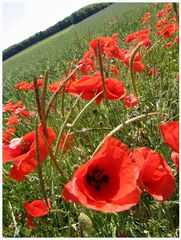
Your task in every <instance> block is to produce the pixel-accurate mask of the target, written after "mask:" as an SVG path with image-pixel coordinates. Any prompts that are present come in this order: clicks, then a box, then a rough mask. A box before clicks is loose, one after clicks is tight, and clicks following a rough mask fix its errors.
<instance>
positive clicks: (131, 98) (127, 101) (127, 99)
mask: <svg viewBox="0 0 181 240" xmlns="http://www.w3.org/2000/svg"><path fill="white" fill-rule="evenodd" d="M123 103H124V106H127V107H130V108H132V107H134V106H136V105H137V104H138V103H139V99H138V98H137V97H136V96H135V95H134V94H130V95H126V96H124V100H123Z"/></svg>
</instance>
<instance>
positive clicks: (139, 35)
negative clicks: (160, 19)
mask: <svg viewBox="0 0 181 240" xmlns="http://www.w3.org/2000/svg"><path fill="white" fill-rule="evenodd" d="M148 38H149V29H144V30H140V31H137V32H132V33H130V34H129V35H127V37H126V40H125V42H127V43H130V42H132V41H137V42H141V41H143V40H145V39H148Z"/></svg>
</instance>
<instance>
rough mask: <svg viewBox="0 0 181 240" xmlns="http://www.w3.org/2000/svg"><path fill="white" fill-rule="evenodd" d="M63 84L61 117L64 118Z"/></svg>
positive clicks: (63, 90)
mask: <svg viewBox="0 0 181 240" xmlns="http://www.w3.org/2000/svg"><path fill="white" fill-rule="evenodd" d="M64 100H65V86H64V87H63V89H62V117H63V118H64Z"/></svg>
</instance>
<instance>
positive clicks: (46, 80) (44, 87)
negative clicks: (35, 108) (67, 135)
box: [41, 68, 49, 120]
mask: <svg viewBox="0 0 181 240" xmlns="http://www.w3.org/2000/svg"><path fill="white" fill-rule="evenodd" d="M48 75H49V68H47V70H46V71H45V77H44V83H43V92H42V103H41V114H42V116H43V118H44V119H45V105H46V95H47V85H48ZM45 120H46V119H45Z"/></svg>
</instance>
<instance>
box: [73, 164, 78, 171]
mask: <svg viewBox="0 0 181 240" xmlns="http://www.w3.org/2000/svg"><path fill="white" fill-rule="evenodd" d="M78 168H79V165H78V164H75V165H74V166H73V171H74V172H75V171H76V170H77V169H78Z"/></svg>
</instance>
